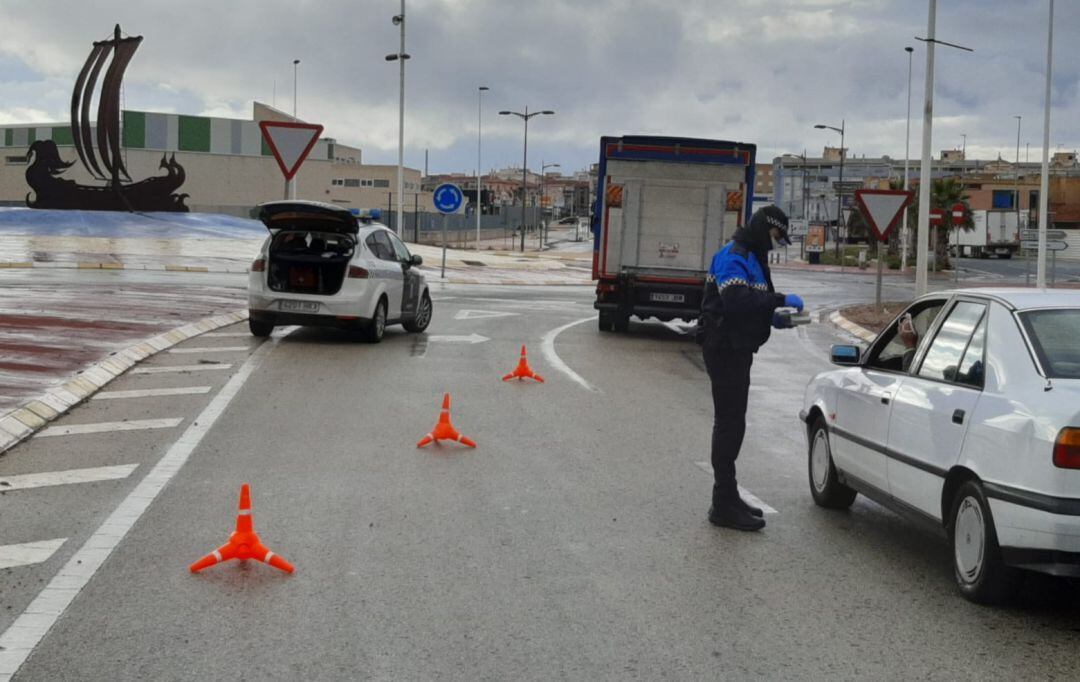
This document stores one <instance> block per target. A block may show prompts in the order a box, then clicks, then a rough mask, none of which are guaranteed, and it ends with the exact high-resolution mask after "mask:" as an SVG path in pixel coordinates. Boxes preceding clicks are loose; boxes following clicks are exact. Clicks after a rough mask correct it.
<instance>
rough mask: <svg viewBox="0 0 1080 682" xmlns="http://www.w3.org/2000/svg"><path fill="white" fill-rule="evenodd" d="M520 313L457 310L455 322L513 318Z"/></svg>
mask: <svg viewBox="0 0 1080 682" xmlns="http://www.w3.org/2000/svg"><path fill="white" fill-rule="evenodd" d="M520 314H521V313H508V312H505V311H502V310H459V311H457V314H456V315H454V319H455V320H484V319H487V318H490V317H515V316H517V315H520Z"/></svg>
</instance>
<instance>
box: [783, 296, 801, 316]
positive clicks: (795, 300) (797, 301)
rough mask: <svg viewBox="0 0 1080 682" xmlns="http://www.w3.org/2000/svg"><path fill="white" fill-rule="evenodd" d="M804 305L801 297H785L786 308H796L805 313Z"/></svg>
mask: <svg viewBox="0 0 1080 682" xmlns="http://www.w3.org/2000/svg"><path fill="white" fill-rule="evenodd" d="M804 305H805V304H804V303H803V300H802V299H801V298H800V297H799V295H798V294H788V295H787V296H785V297H784V306H785V307H788V308H795V309H796V310H798V311H799V312H800V313H801V312H802V311H803V307H804Z"/></svg>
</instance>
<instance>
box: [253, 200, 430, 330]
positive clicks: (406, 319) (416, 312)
mask: <svg viewBox="0 0 1080 682" xmlns="http://www.w3.org/2000/svg"><path fill="white" fill-rule="evenodd" d="M258 210H259V220H261V221H262V223H263V224H264V225H266V228H267V229H268V230H269V231H270V236H269V237H267V239H266V241H265V242H264V243H263V245H262V247H261V249H260V251H259V256H258V257H257V258H256V259H255V261H254V262H253V263H252V264H251V271H250V275H249V276H248V327H249V329H250V330H251V333H252V334H254V335H255V336H268V335H269V334H270V333H271V332H272V331H273V330H274V327H275V326H277V325H304V326H309V325H310V326H330V327H338V328H343V329H354V330H357V331H360V332H362V333H363V334H364V336H365V337H366V338H367V339H368V340H369V341H371V342H373V343H378V342H379V341H381V340H382V338H383V333H384V332H385V331H386V325H388V324H401V325H402V326H403V327H404V328H405V329H406V330H407V331H410V332H422V331H424V330H425V329H427V326H428V324H429V323H430V322H431V313H432V306H431V295H430V293H429V292H428V286H427V282H426V281H425V279H424V276H423V275H421V274H420V273H419V272H418V271H417V266H419V265H420V264H421V262H422V261H421V258H420V256H414V255H412V254H410V253H409V250H408V249H407V248H406V247H405V244H404V243H402V241H401V240H400V239H398V238H397V236H396V235H395V234H394V233H393V232H391V231H390V230H388V229H387V228H386V226H384V225H382V224H380V223H378V222H377V221H378V219H379V213H378V211H361V212H359V215H357V214H354V213H353V212H352V211H350V210H349V209H346V208H342V207H340V206H334V205H333V204H326V203H321V202H316V201H273V202H269V203H266V204H262V205H261V206H259V207H258Z"/></svg>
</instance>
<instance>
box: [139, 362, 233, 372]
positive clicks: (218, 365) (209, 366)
mask: <svg viewBox="0 0 1080 682" xmlns="http://www.w3.org/2000/svg"><path fill="white" fill-rule="evenodd" d="M215 369H232V363H228V362H208V363H206V364H202V365H172V366H169V367H136V368H135V369H133V370H131V373H132V374H168V373H170V372H209V371H211V370H215Z"/></svg>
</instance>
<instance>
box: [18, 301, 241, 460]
mask: <svg viewBox="0 0 1080 682" xmlns="http://www.w3.org/2000/svg"><path fill="white" fill-rule="evenodd" d="M247 317H248V312H247V309H243V310H236V311H233V312H231V313H223V314H221V315H214V316H212V317H205V318H203V319H201V320H198V321H197V322H189V323H188V324H185V325H183V326H181V327H177V328H175V329H171V330H169V331H167V332H163V333H161V334H158V335H157V336H152V337H150V338H148V339H145V340H144V341H141V342H139V343H137V344H135V345H134V346H129V347H128V348H125V349H123V350H119V351H113V352H112V353H110V354H109V356H108V357H106V358H105V359H104V360H100V361H98V362H96V363H94V364H92V365H90V366H89V367H85V368H83V369H82V370H80V371H79V372H77V373H76V375H75V377H74V378H72V379H69V380H68V381H67V382H65V383H63V384H61V385H60V386H55V387H53V388H51V389H49V390H48V391H46V392H45V393H43V394H42V395H40V396H38V397H37V398H33V399H31V400H28V401H26V402H25V403H23V404H22V405H21V406H19V407H17V408H15V409H14V410H11V411H9V412H7V413H6V414H2V415H0V455H2V454H3V453H5V452H7V451H8V450H10V449H11V448H12V447H14V446H15V445H16V444H18V443H21V442H22V441H24V440H26V439H27V438H29V437H30V436H32V435H33V434H34V433H36V432H37V431H39V430H40V429H42V428H43V427H45V425H46V424H48V423H49V422H51V421H53V420H54V419H56V418H57V417H59V416H61V415H62V414H64V413H66V412H67V411H68V410H70V409H71V408H73V407H75V406H76V405H78V404H79V403H81V402H83V401H84V400H86V399H87V398H89V397H90V396H92V395H93V394H94V393H97V392H98V391H99V390H100V389H101V388H102V387H104V386H105V385H106V384H108V383H109V382H110V381H112V380H113V379H115V378H116V377H118V376H120V375H121V374H123V373H124V372H126V371H127V370H129V369H131V368H132V367H134V366H135V365H137V364H139V363H140V362H142V361H143V360H145V359H146V358H148V357H151V356H153V355H157V354H158V353H160V352H161V351H163V350H167V349H169V348H171V347H173V346H175V345H176V344H178V343H181V342H183V341H187V340H188V339H191V338H194V337H196V336H198V335H200V334H203V333H205V332H209V331H213V330H215V329H218V328H220V327H225V326H228V325H230V324H236V323H237V322H243V321H244V320H246V319H247Z"/></svg>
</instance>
